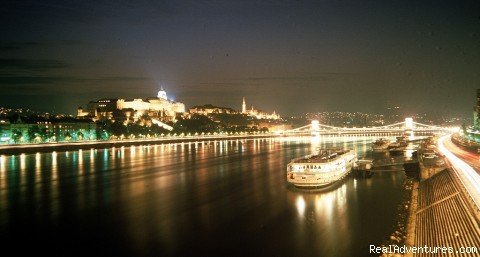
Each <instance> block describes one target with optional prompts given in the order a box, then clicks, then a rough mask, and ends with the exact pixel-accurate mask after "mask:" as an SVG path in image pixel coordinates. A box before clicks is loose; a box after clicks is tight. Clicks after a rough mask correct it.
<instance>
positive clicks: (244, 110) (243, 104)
mask: <svg viewBox="0 0 480 257" xmlns="http://www.w3.org/2000/svg"><path fill="white" fill-rule="evenodd" d="M246 112H247V104H246V103H245V97H243V103H242V113H246Z"/></svg>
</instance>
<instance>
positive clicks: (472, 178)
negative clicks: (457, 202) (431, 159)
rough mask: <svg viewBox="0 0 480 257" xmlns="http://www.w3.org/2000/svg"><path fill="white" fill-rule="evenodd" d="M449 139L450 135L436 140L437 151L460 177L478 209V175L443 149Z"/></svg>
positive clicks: (479, 178) (479, 182)
mask: <svg viewBox="0 0 480 257" xmlns="http://www.w3.org/2000/svg"><path fill="white" fill-rule="evenodd" d="M448 138H450V135H446V136H443V137H441V138H440V139H439V140H438V150H439V151H440V152H441V153H442V154H443V155H445V157H447V159H448V160H449V161H450V163H451V164H452V167H453V169H454V171H455V172H456V173H457V175H458V176H459V177H460V179H461V181H462V183H463V184H464V185H465V188H466V189H467V191H468V193H469V194H470V196H471V197H472V198H473V200H474V201H475V204H476V205H477V207H480V205H479V203H480V201H479V200H480V199H479V197H480V176H479V175H478V173H477V172H476V171H475V170H474V169H473V168H472V167H471V166H470V165H468V164H467V163H465V162H464V161H462V160H461V159H460V158H458V157H457V156H455V155H454V154H453V153H452V152H450V151H449V150H448V149H447V148H446V147H445V142H444V141H445V140H447V139H448Z"/></svg>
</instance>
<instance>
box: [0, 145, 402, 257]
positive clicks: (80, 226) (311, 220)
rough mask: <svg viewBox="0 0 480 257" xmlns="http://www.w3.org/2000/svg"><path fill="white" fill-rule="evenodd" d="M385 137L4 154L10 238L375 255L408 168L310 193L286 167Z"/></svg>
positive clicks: (43, 243) (223, 252)
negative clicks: (313, 154) (291, 180)
mask: <svg viewBox="0 0 480 257" xmlns="http://www.w3.org/2000/svg"><path fill="white" fill-rule="evenodd" d="M372 140H373V138H370V137H334V136H333V137H332V136H328V137H327V136H325V137H321V138H310V137H289V138H266V139H251V140H247V139H245V140H224V141H205V142H196V143H177V144H164V145H150V146H137V147H122V148H109V149H98V150H95V149H92V150H79V151H70V152H53V153H37V154H27V155H16V156H2V157H0V190H1V191H0V240H1V242H2V250H3V251H7V250H14V251H16V253H17V254H19V255H21V254H26V253H27V252H30V251H34V252H36V253H48V254H50V255H61V256H71V255H78V254H84V255H86V256H96V255H105V256H132V255H134V256H145V255H149V256H328V257H331V256H369V253H368V249H369V245H371V244H373V245H377V246H379V245H381V244H382V243H384V242H385V241H386V240H387V239H388V238H389V236H390V234H391V233H392V232H393V231H394V230H395V229H396V224H397V222H398V210H397V207H398V206H399V205H400V204H401V203H402V200H404V196H405V190H404V189H403V182H404V180H405V175H404V173H403V172H383V173H377V174H375V175H374V176H373V177H371V178H368V179H365V178H353V176H350V177H347V178H346V179H345V180H343V181H342V182H341V183H337V184H336V185H334V186H333V187H330V188H327V189H323V190H315V191H305V190H299V189H296V188H293V187H291V186H289V185H288V184H287V183H286V178H285V174H286V171H285V170H286V164H287V163H288V162H289V161H290V160H291V159H292V158H294V157H298V156H302V155H305V154H308V153H310V151H312V150H313V149H315V148H317V147H332V146H335V147H346V148H355V149H356V150H357V153H358V154H359V155H360V156H362V155H365V154H366V153H367V152H368V149H369V148H370V143H371V142H372Z"/></svg>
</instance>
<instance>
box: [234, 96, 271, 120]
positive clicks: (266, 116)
mask: <svg viewBox="0 0 480 257" xmlns="http://www.w3.org/2000/svg"><path fill="white" fill-rule="evenodd" d="M242 113H243V114H246V115H248V116H252V117H255V118H257V119H265V120H278V119H280V115H279V114H277V113H275V111H273V113H271V114H269V113H266V112H262V111H260V110H257V109H254V108H253V105H252V108H251V109H249V110H247V104H246V103H245V97H244V98H243V102H242Z"/></svg>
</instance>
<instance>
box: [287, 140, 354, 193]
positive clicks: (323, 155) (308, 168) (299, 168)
mask: <svg viewBox="0 0 480 257" xmlns="http://www.w3.org/2000/svg"><path fill="white" fill-rule="evenodd" d="M356 159H357V155H356V153H355V151H353V150H344V149H320V150H318V152H317V153H315V154H311V155H307V156H303V157H300V158H295V159H293V160H292V161H291V162H290V163H289V164H288V165H287V181H288V182H289V183H291V184H293V185H294V186H296V187H302V188H308V187H321V186H327V185H330V184H333V183H334V182H336V181H339V180H341V179H343V178H344V177H345V176H347V175H348V174H349V173H350V171H351V170H352V167H353V165H354V163H355V161H356Z"/></svg>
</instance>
